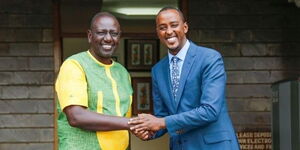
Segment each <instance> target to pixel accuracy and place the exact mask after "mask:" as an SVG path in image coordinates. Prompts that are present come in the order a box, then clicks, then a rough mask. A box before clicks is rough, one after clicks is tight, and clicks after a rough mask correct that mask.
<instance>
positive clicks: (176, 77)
mask: <svg viewBox="0 0 300 150" xmlns="http://www.w3.org/2000/svg"><path fill="white" fill-rule="evenodd" d="M178 60H179V58H178V57H176V56H174V57H172V59H171V62H172V70H171V73H172V79H171V80H172V93H173V96H174V99H176V94H177V91H178V87H179V67H178Z"/></svg>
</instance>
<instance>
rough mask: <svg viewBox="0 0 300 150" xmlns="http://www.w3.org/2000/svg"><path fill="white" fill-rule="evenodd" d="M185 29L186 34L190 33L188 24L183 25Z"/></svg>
mask: <svg viewBox="0 0 300 150" xmlns="http://www.w3.org/2000/svg"><path fill="white" fill-rule="evenodd" d="M183 29H184V33H187V32H188V31H189V26H188V24H187V22H184V23H183Z"/></svg>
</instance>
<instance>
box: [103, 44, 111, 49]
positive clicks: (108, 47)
mask: <svg viewBox="0 0 300 150" xmlns="http://www.w3.org/2000/svg"><path fill="white" fill-rule="evenodd" d="M102 47H103V48H104V49H111V47H112V46H111V45H102Z"/></svg>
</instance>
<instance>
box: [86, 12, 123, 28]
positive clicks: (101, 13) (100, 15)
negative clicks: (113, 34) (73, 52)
mask: <svg viewBox="0 0 300 150" xmlns="http://www.w3.org/2000/svg"><path fill="white" fill-rule="evenodd" d="M103 16H107V17H111V18H113V19H114V20H116V21H117V22H118V19H117V18H116V17H115V16H114V15H112V14H111V13H109V12H98V13H96V14H95V15H94V16H93V18H92V19H91V22H90V29H92V27H93V25H94V22H95V20H96V19H97V18H99V17H103ZM118 23H119V22H118Z"/></svg>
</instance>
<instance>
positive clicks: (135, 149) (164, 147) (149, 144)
mask: <svg viewBox="0 0 300 150" xmlns="http://www.w3.org/2000/svg"><path fill="white" fill-rule="evenodd" d="M130 139H131V142H130V144H131V146H130V147H131V150H168V149H169V135H168V134H165V135H164V136H162V137H160V138H158V139H155V140H150V141H142V140H140V139H138V138H137V137H135V136H134V135H131V138H130Z"/></svg>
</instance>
